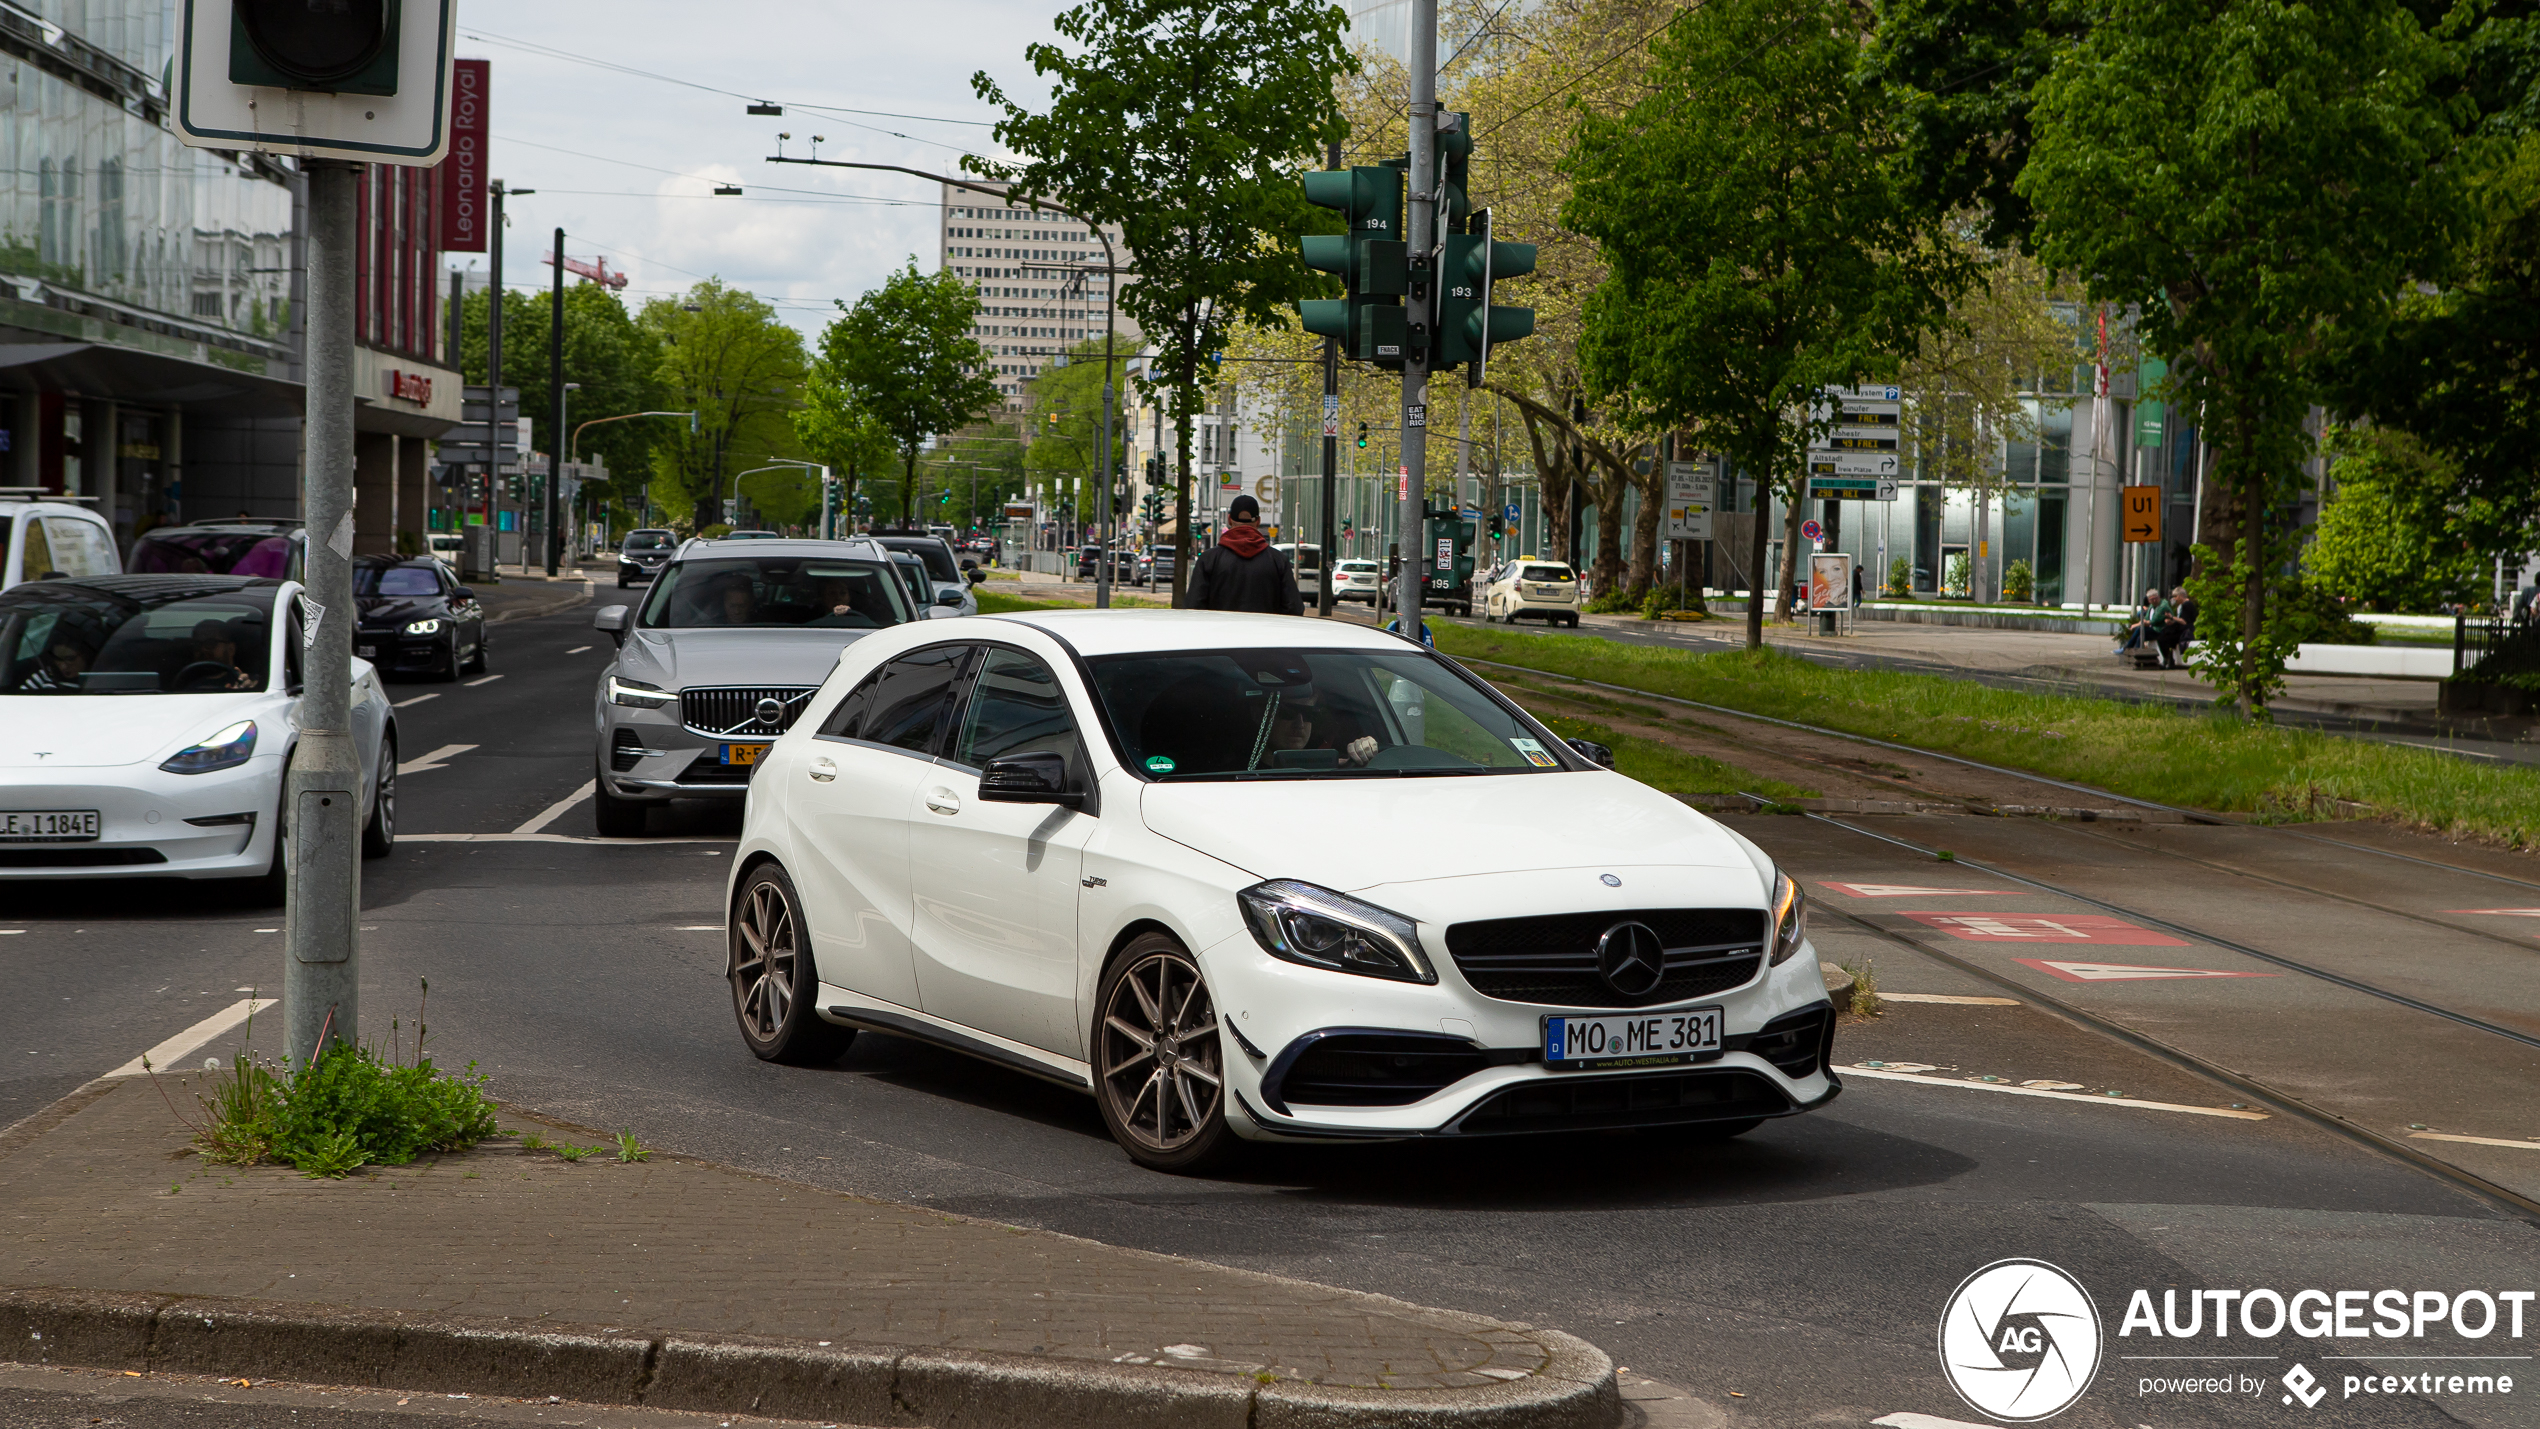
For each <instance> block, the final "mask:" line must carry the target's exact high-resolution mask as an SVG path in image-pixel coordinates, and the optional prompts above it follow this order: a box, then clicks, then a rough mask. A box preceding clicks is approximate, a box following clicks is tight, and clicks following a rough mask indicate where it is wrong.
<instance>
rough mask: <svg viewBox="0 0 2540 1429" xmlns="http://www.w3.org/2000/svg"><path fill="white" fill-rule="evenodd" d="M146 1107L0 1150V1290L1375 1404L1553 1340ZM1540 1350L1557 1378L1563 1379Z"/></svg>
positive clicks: (1252, 1279) (563, 1134)
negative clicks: (1056, 1369) (317, 1170)
mask: <svg viewBox="0 0 2540 1429" xmlns="http://www.w3.org/2000/svg"><path fill="white" fill-rule="evenodd" d="M197 1080H199V1078H197ZM163 1091H164V1093H165V1095H164V1096H163V1095H162V1092H163ZM81 1097H91V1098H93V1099H92V1100H88V1101H86V1102H85V1104H77V1103H78V1101H79V1098H81ZM171 1099H172V1100H173V1101H174V1103H175V1104H176V1105H177V1106H179V1107H183V1108H185V1109H186V1110H187V1111H188V1112H189V1113H190V1112H193V1111H194V1110H195V1089H194V1088H193V1087H190V1086H188V1085H186V1079H184V1078H177V1077H163V1078H161V1079H160V1080H159V1082H158V1084H157V1086H155V1087H154V1086H153V1084H152V1083H151V1081H149V1080H148V1079H144V1078H134V1079H130V1080H126V1081H121V1082H115V1083H108V1084H104V1088H103V1090H102V1091H100V1090H99V1089H98V1088H97V1087H96V1086H92V1087H91V1088H90V1089H88V1090H86V1091H84V1092H82V1093H79V1094H75V1095H74V1097H73V1098H72V1099H71V1100H70V1101H69V1102H66V1103H65V1104H63V1106H62V1107H57V1108H56V1109H55V1111H54V1112H52V1113H50V1114H39V1115H38V1116H37V1117H35V1118H31V1119H30V1120H29V1121H28V1122H27V1123H22V1124H21V1125H20V1127H18V1128H16V1129H13V1130H12V1131H11V1132H10V1133H8V1134H6V1135H0V1293H5V1291H6V1290H7V1289H8V1288H11V1287H16V1288H21V1289H23V1288H27V1287H48V1288H54V1289H61V1290H77V1291H87V1292H124V1293H142V1294H153V1295H186V1296H194V1295H200V1296H228V1297H245V1298H249V1299H254V1300H264V1301H285V1302H297V1303H313V1304H322V1305H329V1306H343V1307H351V1308H354V1309H360V1310H369V1311H387V1312H393V1313H396V1314H400V1315H416V1316H445V1315H447V1316H472V1317H488V1318H499V1319H505V1320H509V1321H513V1322H525V1323H527V1324H530V1325H536V1324H549V1325H554V1324H578V1325H584V1326H606V1327H622V1328H624V1329H626V1330H630V1331H642V1332H649V1333H656V1334H663V1333H677V1334H724V1335H748V1336H766V1337H776V1338H781V1339H786V1340H792V1341H800V1342H814V1343H821V1344H826V1343H829V1342H833V1341H834V1342H837V1343H840V1344H860V1345H863V1346H867V1347H872V1346H884V1347H889V1346H899V1347H907V1348H910V1349H923V1348H934V1349H947V1350H961V1351H989V1352H997V1353H1002V1354H1012V1355H1022V1356H1036V1357H1042V1358H1044V1359H1046V1360H1048V1361H1052V1362H1056V1363H1059V1364H1064V1363H1074V1364H1078V1365H1084V1366H1088V1367H1091V1366H1096V1365H1099V1366H1102V1367H1104V1368H1106V1369H1108V1368H1109V1367H1110V1366H1114V1365H1150V1364H1151V1365H1163V1366H1176V1367H1184V1368H1189V1369H1195V1370H1202V1371H1216V1372H1218V1373H1220V1374H1223V1375H1226V1376H1230V1377H1240V1378H1241V1379H1243V1380H1245V1381H1247V1382H1263V1381H1262V1380H1261V1377H1262V1376H1265V1375H1266V1376H1272V1377H1275V1379H1277V1380H1281V1381H1296V1380H1305V1381H1310V1382H1312V1383H1315V1384H1318V1385H1326V1386H1335V1387H1344V1386H1345V1387H1356V1388H1361V1389H1377V1390H1395V1389H1399V1390H1421V1389H1427V1390H1438V1389H1456V1388H1466V1387H1482V1386H1501V1387H1504V1388H1515V1387H1516V1382H1518V1381H1524V1380H1527V1379H1529V1378H1530V1377H1532V1376H1535V1375H1537V1374H1538V1373H1539V1372H1543V1371H1546V1370H1547V1369H1548V1368H1552V1367H1553V1366H1554V1361H1555V1358H1556V1353H1557V1352H1558V1351H1559V1346H1560V1344H1561V1343H1562V1342H1564V1341H1566V1337H1558V1336H1549V1335H1545V1334H1541V1333H1537V1332H1532V1331H1530V1330H1529V1329H1527V1328H1526V1327H1523V1326H1514V1325H1507V1324H1503V1323H1500V1322H1497V1321H1492V1320H1488V1319H1485V1318H1483V1317H1480V1316H1475V1315H1468V1314H1462V1313H1458V1312H1452V1311H1446V1310H1435V1309H1427V1308H1423V1307H1421V1306H1417V1305H1412V1304H1407V1303H1405V1302H1402V1301H1397V1300H1391V1299H1387V1298H1385V1297H1381V1296H1375V1295H1366V1294H1359V1293H1356V1292H1352V1291H1345V1290H1339V1289H1334V1288H1331V1287H1328V1286H1319V1285H1312V1284H1307V1283H1305V1282H1301V1281H1294V1280H1286V1279H1282V1278H1279V1277H1276V1276H1270V1275H1262V1274H1257V1273H1254V1272H1250V1271H1242V1270H1234V1269H1228V1268H1225V1267H1221V1266H1215V1265H1209V1264H1205V1263H1202V1262H1198V1261H1191V1260H1184V1259H1180V1258H1176V1257H1170V1256H1162V1255H1155V1254H1150V1253H1147V1252H1143V1251H1133V1250H1123V1249H1118V1248H1115V1247H1112V1246H1107V1245H1101V1244H1097V1243H1095V1242H1091V1241H1085V1240H1078V1239H1073V1238H1070V1237H1067V1236H1061V1235H1054V1234H1050V1233H1048V1232H1044V1231H1034V1230H1022V1229H1017V1228H1014V1227H1009V1226H999V1225H992V1224H988V1223H985V1222H980V1221H974V1220H965V1219H959V1218H955V1217H951V1216H946V1215H942V1214H939V1213H936V1212H932V1211H926V1210H921V1209H918V1208H915V1207H910V1206H901V1205H895V1204H891V1203H888V1202H881V1201H870V1200H862V1199H858V1198H855V1197H851V1196H845V1195H840V1194H837V1193H835V1192H827V1191H819V1190H814V1189H812V1188H810V1187H807V1186H802V1185H797V1184H792V1183H788V1182H784V1181H776V1180H769V1179H765V1178H762V1177H757V1176H751V1175H747V1174H744V1173H741V1172H739V1171H735V1170H732V1169H730V1168H727V1167H722V1166H717V1165H712V1164H708V1163H704V1162H698V1161H691V1160H686V1159H682V1158H679V1157H676V1156H671V1155H668V1154H656V1155H655V1156H654V1157H653V1158H652V1159H651V1160H650V1161H647V1162H643V1163H639V1164H621V1163H619V1162H617V1161H615V1160H613V1159H609V1158H610V1156H611V1155H612V1154H613V1153H612V1152H599V1153H595V1154H594V1155H592V1156H591V1157H590V1158H589V1159H588V1160H585V1161H582V1162H580V1163H579V1164H570V1163H567V1162H565V1161H563V1160H561V1159H559V1158H557V1157H556V1156H554V1155H552V1154H547V1153H531V1152H521V1151H499V1150H480V1151H478V1152H474V1153H470V1154H468V1155H463V1156H448V1157H440V1158H428V1159H426V1160H424V1161H419V1162H417V1163H416V1164H414V1165H412V1166H406V1167H395V1168H374V1169H373V1170H372V1171H369V1172H365V1173H359V1174H356V1175H355V1176H353V1177H352V1178H350V1179H348V1180H343V1181H309V1180H304V1179H302V1178H300V1177H299V1176H298V1175H297V1174H296V1173H294V1172H292V1171H290V1170H288V1169H287V1168H280V1167H257V1168H253V1169H245V1170H241V1169H238V1168H234V1167H222V1166H212V1165H207V1164H205V1163H204V1162H202V1161H200V1160H199V1159H196V1158H195V1157H194V1156H193V1155H192V1154H191V1152H190V1151H189V1150H188V1146H187V1143H188V1141H189V1139H190V1133H189V1131H188V1129H187V1128H186V1127H184V1126H183V1125H181V1124H180V1123H179V1122H178V1119H177V1117H176V1115H175V1114H174V1113H173V1112H172V1111H171V1109H170V1106H169V1104H168V1103H169V1100H171ZM72 1106H75V1109H72V1110H69V1112H68V1114H67V1115H62V1114H61V1113H62V1110H63V1109H64V1108H66V1107H72ZM48 1121H49V1122H51V1123H52V1124H49V1125H48V1124H46V1123H47V1122H48ZM503 1124H504V1126H505V1127H506V1128H514V1127H519V1128H527V1129H531V1130H538V1131H542V1132H543V1133H544V1134H545V1135H546V1136H547V1137H548V1138H549V1139H550V1140H557V1139H565V1140H571V1141H575V1142H579V1143H584V1144H588V1143H591V1142H605V1141H606V1140H607V1139H608V1138H606V1137H604V1136H601V1135H598V1134H596V1133H582V1132H576V1131H573V1130H569V1129H561V1128H557V1127H554V1126H546V1125H542V1124H541V1123H539V1122H537V1121H534V1120H532V1119H528V1118H522V1117H516V1116H511V1115H506V1117H505V1118H504V1122H503ZM1566 1342H1567V1343H1568V1344H1569V1345H1570V1346H1571V1347H1572V1348H1571V1349H1570V1351H1569V1352H1568V1354H1567V1356H1566V1357H1565V1363H1566V1365H1567V1366H1568V1369H1567V1370H1563V1369H1554V1373H1555V1374H1556V1375H1558V1374H1562V1373H1567V1372H1574V1371H1575V1369H1576V1366H1577V1364H1578V1350H1579V1348H1580V1347H1578V1346H1577V1343H1576V1342H1575V1341H1566ZM10 1357H12V1356H11V1355H10V1354H8V1353H6V1352H0V1358H10ZM18 1357H23V1356H18Z"/></svg>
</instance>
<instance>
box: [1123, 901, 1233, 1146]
mask: <svg viewBox="0 0 2540 1429" xmlns="http://www.w3.org/2000/svg"><path fill="white" fill-rule="evenodd" d="M1094 1034H1095V1052H1094V1056H1095V1066H1096V1071H1097V1074H1098V1078H1099V1091H1100V1097H1101V1102H1102V1112H1103V1120H1104V1121H1105V1122H1106V1123H1108V1124H1109V1126H1110V1127H1111V1133H1112V1135H1113V1136H1114V1137H1115V1138H1117V1139H1118V1140H1119V1142H1120V1144H1121V1146H1122V1148H1123V1149H1124V1150H1126V1151H1127V1152H1128V1153H1129V1155H1130V1157H1131V1159H1133V1160H1135V1161H1137V1162H1138V1163H1139V1164H1140V1165H1142V1166H1147V1167H1150V1168H1153V1169H1156V1170H1162V1171H1189V1170H1196V1169H1198V1168H1199V1167H1200V1166H1201V1165H1202V1164H1204V1163H1206V1162H1211V1161H1214V1160H1216V1159H1217V1158H1218V1157H1219V1156H1221V1155H1222V1154H1224V1153H1225V1152H1226V1151H1228V1150H1230V1149H1231V1142H1232V1139H1233V1138H1232V1133H1230V1132H1229V1131H1228V1130H1227V1129H1226V1110H1225V1099H1226V1076H1225V1067H1224V1065H1223V1060H1222V1058H1223V1054H1222V1052H1221V1050H1220V1039H1219V1035H1218V1030H1217V1005H1216V1003H1215V1001H1214V1000H1212V999H1211V998H1210V997H1209V995H1208V983H1207V982H1206V980H1204V979H1203V978H1202V977H1201V976H1200V970H1199V964H1198V963H1196V962H1194V961H1192V959H1191V955H1190V954H1189V953H1187V952H1185V951H1183V949H1182V945H1181V944H1179V943H1177V942H1175V941H1173V940H1172V939H1171V938H1168V937H1165V936H1163V935H1161V934H1150V935H1148V936H1147V937H1143V938H1140V939H1138V940H1137V941H1136V942H1134V943H1131V944H1130V945H1129V946H1128V947H1127V948H1126V949H1123V950H1122V952H1121V954H1120V957H1119V958H1118V959H1117V960H1116V961H1114V962H1113V964H1112V968H1111V972H1110V974H1109V975H1108V976H1106V977H1105V978H1104V979H1103V991H1102V1021H1101V1023H1100V1024H1099V1025H1097V1026H1096V1028H1095V1029H1094Z"/></svg>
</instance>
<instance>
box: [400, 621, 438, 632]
mask: <svg viewBox="0 0 2540 1429" xmlns="http://www.w3.org/2000/svg"><path fill="white" fill-rule="evenodd" d="M440 628H441V622H440V620H439V619H438V618H435V619H431V620H409V621H407V622H406V633H407V634H408V635H431V634H433V633H435V632H437V631H439V630H440Z"/></svg>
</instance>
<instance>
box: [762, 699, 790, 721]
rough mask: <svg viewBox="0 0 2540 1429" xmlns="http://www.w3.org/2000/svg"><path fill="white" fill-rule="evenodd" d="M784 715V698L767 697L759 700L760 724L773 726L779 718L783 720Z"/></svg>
mask: <svg viewBox="0 0 2540 1429" xmlns="http://www.w3.org/2000/svg"><path fill="white" fill-rule="evenodd" d="M784 717H785V702H784V701H783V700H778V699H765V700H761V701H759V702H758V722H759V723H760V724H764V725H769V726H773V725H774V724H775V723H776V722H777V721H778V720H781V719H783V718H784Z"/></svg>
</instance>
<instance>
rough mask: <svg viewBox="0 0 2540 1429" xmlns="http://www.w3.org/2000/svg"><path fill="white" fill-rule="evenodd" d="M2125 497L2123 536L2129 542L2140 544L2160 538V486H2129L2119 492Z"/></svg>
mask: <svg viewBox="0 0 2540 1429" xmlns="http://www.w3.org/2000/svg"><path fill="white" fill-rule="evenodd" d="M2121 494H2122V495H2123V497H2124V498H2125V538H2126V541H2127V542H2128V543H2129V544H2132V545H2142V544H2146V543H2149V542H2155V541H2158V540H2160V539H2161V488H2159V487H2157V486H2129V487H2126V488H2125V489H2124V491H2123V492H2122V493H2121Z"/></svg>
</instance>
